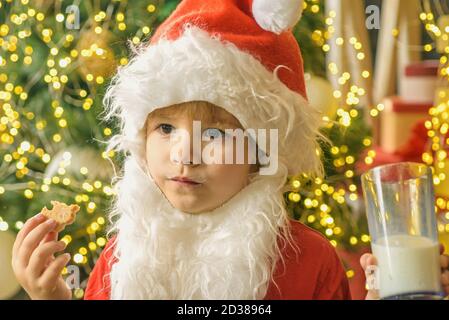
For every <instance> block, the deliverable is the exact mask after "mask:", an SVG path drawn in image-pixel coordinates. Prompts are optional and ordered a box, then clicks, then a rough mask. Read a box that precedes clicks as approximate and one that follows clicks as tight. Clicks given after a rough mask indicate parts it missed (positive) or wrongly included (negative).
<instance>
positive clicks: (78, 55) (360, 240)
mask: <svg viewBox="0 0 449 320" xmlns="http://www.w3.org/2000/svg"><path fill="white" fill-rule="evenodd" d="M117 2H118V4H117V3H115V4H110V5H108V7H107V8H106V9H104V10H100V9H98V8H95V7H92V8H90V9H89V12H93V14H92V18H91V19H89V20H88V21H89V23H86V24H85V25H83V26H81V29H80V30H75V31H74V32H70V31H69V32H63V33H62V32H60V30H61V28H62V26H63V24H64V23H66V22H67V21H74V19H75V18H76V17H75V15H71V14H69V15H65V14H64V13H63V11H62V8H61V6H60V2H58V1H48V3H51V5H55V6H56V7H57V9H56V12H55V14H54V15H51V16H47V15H46V14H45V10H44V9H43V7H42V6H45V4H44V3H45V1H33V3H31V2H30V1H29V0H21V1H20V4H21V6H19V5H16V8H18V9H17V10H15V11H11V13H10V15H9V16H8V17H7V20H8V21H5V22H3V23H2V22H1V21H0V48H1V49H2V50H1V51H0V107H1V109H0V144H1V145H2V148H3V146H5V149H7V152H5V153H4V154H3V153H2V155H3V159H2V162H1V165H0V201H2V197H4V196H5V195H7V194H8V193H22V196H23V199H25V200H27V201H35V200H36V199H38V198H39V197H40V196H41V195H42V194H47V193H51V194H52V195H53V194H54V196H55V197H57V196H58V195H64V196H65V197H68V198H72V199H73V201H75V202H76V203H78V204H80V205H82V206H83V208H84V209H85V210H84V211H85V212H86V213H87V214H86V216H87V220H86V221H87V223H86V225H85V226H84V228H83V229H82V230H76V231H74V232H72V233H70V234H65V235H64V236H63V237H62V240H63V241H65V242H66V243H67V244H69V245H70V244H73V243H74V242H75V240H76V239H85V238H86V237H87V239H88V241H82V245H81V246H78V245H77V246H72V247H69V250H71V252H73V253H74V254H72V259H73V262H74V263H76V264H78V265H80V266H84V267H85V268H86V272H87V273H89V271H90V266H91V265H92V261H91V260H95V259H96V258H97V257H98V254H99V252H101V248H102V247H104V246H105V244H106V241H107V239H106V238H105V236H104V231H105V226H106V224H107V223H106V219H105V214H104V210H103V208H105V205H104V204H103V203H105V202H107V201H108V199H110V198H111V196H113V194H114V190H113V187H112V186H111V184H110V183H108V182H106V181H104V180H101V179H91V178H90V171H91V170H92V169H91V168H87V166H81V167H79V168H77V172H75V174H74V173H73V170H72V169H71V168H73V166H76V163H73V159H74V156H75V155H74V154H73V152H72V151H65V152H64V153H63V154H62V159H61V160H60V161H59V163H58V164H57V170H56V173H55V174H54V175H53V176H45V175H44V174H42V173H40V172H39V171H38V170H35V169H33V167H35V165H34V164H39V166H38V167H41V166H44V167H46V166H49V165H50V164H52V162H53V161H54V160H55V158H56V148H55V147H54V146H58V145H60V144H62V143H63V142H65V141H72V140H73V137H72V136H71V133H70V128H71V127H72V125H74V124H72V123H71V121H70V119H71V116H70V115H73V114H74V111H73V110H72V109H74V110H75V111H76V112H77V113H78V114H80V112H83V113H84V114H85V115H86V118H88V116H87V115H88V114H89V113H92V112H93V109H95V108H94V107H95V104H96V102H97V100H96V99H95V97H96V94H97V93H98V88H100V87H101V86H103V85H104V83H105V81H106V79H107V77H108V75H109V74H110V72H111V71H112V70H114V69H115V67H116V66H117V65H126V64H127V63H128V59H127V56H126V54H123V55H121V56H116V55H115V54H114V52H113V50H112V48H111V47H110V38H111V37H113V36H112V33H119V34H120V33H122V34H125V32H128V31H129V30H128V29H129V25H130V24H131V22H132V21H129V19H132V18H133V17H132V16H129V15H127V14H126V10H127V7H126V4H125V2H120V1H117ZM12 3H13V1H12V0H3V1H2V0H0V10H3V8H5V7H6V6H11V5H12ZM17 3H19V2H18V1H17ZM57 3H59V7H58V6H57V5H56V4H57ZM86 3H88V1H86ZM117 5H118V8H115V10H112V8H113V6H117ZM429 8H430V7H426V6H425V7H424V9H423V12H422V13H421V14H420V19H421V21H422V22H423V23H424V24H425V28H426V30H428V31H429V32H430V33H431V34H432V35H433V36H434V39H435V40H436V39H438V38H444V37H445V36H446V39H447V35H448V34H449V30H440V29H439V28H438V26H437V23H436V22H435V17H434V16H433V13H432V12H431V11H429V10H427V11H426V9H429ZM157 9H158V4H157V3H156V4H155V3H150V4H148V5H147V6H146V14H147V15H148V17H149V18H150V20H149V21H151V17H152V15H153V14H154V13H155V12H156V11H157ZM321 10H322V3H321V1H319V0H308V1H305V2H304V11H305V14H320V13H321V14H322V12H320V11H321ZM335 18H336V12H334V11H330V12H329V13H328V15H327V16H326V17H325V25H326V29H324V30H315V31H314V32H313V33H312V40H313V41H314V43H315V45H317V46H319V47H321V48H322V50H323V52H324V53H328V52H329V51H330V50H331V47H330V45H329V42H330V41H335V44H336V45H337V46H343V45H344V44H345V42H349V43H350V44H351V45H352V47H353V48H354V51H355V56H354V59H357V60H360V61H363V60H364V59H365V58H366V53H365V51H364V50H365V48H364V47H363V45H362V43H361V42H360V40H359V39H357V37H354V36H352V37H350V38H349V39H344V38H342V37H335V26H334V21H335ZM48 19H55V21H56V25H55V27H51V26H50V25H49V24H46V21H47V20H48ZM151 32H152V27H151V24H148V25H145V24H142V25H140V26H139V27H138V28H137V29H136V31H135V34H134V35H133V36H132V37H131V41H132V42H133V43H134V44H139V43H140V41H142V39H144V38H145V37H147V36H148V35H149V34H150V33H151ZM397 33H398V30H396V29H395V30H393V34H397ZM61 34H63V35H62V36H61ZM32 35H37V36H38V37H39V39H40V40H41V41H42V42H43V43H45V44H46V45H47V47H48V52H49V54H48V56H47V57H46V59H45V60H44V61H38V55H37V52H36V51H37V49H38V48H36V47H35V46H34V45H33V44H31V43H28V39H30V37H31V36H32ZM448 43H449V42H448ZM434 47H435V46H434V45H432V44H426V45H424V46H423V50H424V51H431V50H432V49H433V48H434ZM448 55H449V44H448V46H447V50H446V53H445V54H444V55H443V56H442V57H441V64H442V66H444V67H442V68H441V76H442V77H444V78H445V79H447V77H448V75H449V67H448ZM36 65H37V66H40V67H39V68H36V69H35V74H34V75H33V76H32V77H30V80H29V82H28V83H22V82H21V80H20V79H19V78H17V77H14V76H12V75H10V74H7V73H5V72H2V70H6V68H7V67H8V68H12V67H14V66H16V67H17V68H26V67H27V66H29V67H31V66H36ZM326 67H327V68H328V70H329V71H330V72H331V74H333V75H335V76H338V83H339V85H340V86H341V87H342V88H343V87H344V86H347V85H348V84H349V85H350V87H349V88H350V90H349V91H348V92H347V93H345V92H344V90H342V89H341V88H337V89H335V90H334V93H333V95H334V98H335V99H337V100H338V101H339V103H340V108H338V110H337V113H336V120H335V122H334V121H330V120H333V119H329V118H327V117H325V118H324V120H326V121H327V124H326V128H328V129H330V128H332V127H333V126H336V125H338V126H341V127H342V128H349V127H351V126H352V125H353V123H354V121H356V119H359V118H360V116H361V115H360V109H358V106H359V104H360V101H361V99H362V98H363V97H364V96H365V95H366V94H367V90H366V88H363V86H362V85H359V84H356V83H355V80H354V79H356V78H358V77H355V76H354V75H352V74H351V73H350V72H349V71H347V70H343V69H342V68H341V67H340V66H339V65H338V64H337V63H336V62H329V63H328V64H327V66H326ZM360 76H361V77H362V79H369V78H370V77H372V74H371V72H370V70H362V71H361V74H360ZM39 81H43V82H44V83H45V84H46V85H47V87H48V91H49V93H50V95H51V102H50V104H49V106H50V108H51V109H50V110H51V113H52V116H51V117H47V118H45V117H42V116H41V115H40V114H38V113H37V112H33V111H30V110H28V109H27V107H26V106H27V102H28V100H29V96H30V92H31V90H32V88H33V85H35V84H36V83H37V82H39ZM81 82H82V83H81ZM448 94H449V92H448ZM443 98H444V97H442V99H443ZM443 100H444V99H443ZM383 110H384V106H383V105H382V104H379V105H377V106H375V107H373V108H371V109H370V110H369V112H370V115H371V116H372V117H374V118H375V117H378V116H379V114H380V112H382V111H383ZM448 111H449V98H448V99H446V100H444V102H442V103H440V104H439V105H437V106H435V107H434V108H432V109H431V110H430V111H429V112H430V115H431V116H432V120H430V121H428V122H427V123H426V127H427V128H428V129H429V138H431V139H432V142H433V144H432V152H429V153H425V154H424V155H423V161H424V162H425V163H426V164H428V165H431V166H433V167H434V168H436V170H435V172H436V175H435V184H436V185H439V184H442V183H443V182H444V180H445V179H446V174H447V170H446V174H445V172H444V170H443V169H445V168H446V169H447V168H449V161H448V159H447V150H448V147H449V138H447V139H446V140H444V139H442V136H445V135H446V134H447V132H448V130H449V120H448V118H449V117H448V114H449V112H448ZM83 113H81V114H83ZM90 118H92V117H90ZM93 118H95V117H93ZM50 121H51V122H53V123H55V124H56V126H53V125H52V124H53V123H49V122H50ZM55 127H56V129H55ZM96 128H98V129H97V130H98V132H95V134H96V138H98V139H99V140H106V139H107V138H108V137H110V136H111V135H112V133H113V128H111V127H108V126H107V125H103V124H100V125H99V124H96ZM30 132H33V134H30ZM361 141H362V142H361V143H362V144H363V147H364V148H370V147H372V144H373V141H372V137H371V136H369V135H367V136H366V137H363V138H362V139H361ZM350 149H351V148H350V147H349V146H348V145H345V144H341V145H333V146H332V147H331V149H330V153H331V155H332V165H333V166H334V167H335V168H336V170H337V171H338V172H339V173H340V175H339V177H338V179H333V180H332V181H326V180H323V179H321V178H316V179H313V180H311V181H310V179H309V178H308V177H307V176H305V175H301V176H297V177H292V178H291V179H290V181H289V183H290V184H291V187H292V189H293V191H292V192H290V193H289V194H288V200H289V201H290V202H292V203H294V204H297V205H299V206H301V207H304V208H306V209H307V212H308V214H307V215H306V216H305V217H304V219H305V222H306V223H309V224H314V223H316V222H319V225H320V226H321V227H322V228H323V230H324V233H325V235H326V236H327V237H328V239H329V241H330V242H331V243H332V245H333V246H335V247H337V246H339V244H340V243H341V242H342V241H343V240H342V239H343V238H342V235H343V234H344V233H345V226H343V225H342V224H341V223H339V222H338V221H337V220H338V219H337V218H336V216H335V215H336V211H337V208H338V210H339V212H343V214H342V216H343V217H346V218H347V219H349V220H350V219H351V209H350V205H351V203H356V202H357V201H360V199H359V197H360V195H359V194H360V190H359V186H358V185H357V183H356V169H355V168H356V162H357V159H358V158H359V155H357V154H351V151H350ZM115 156H116V155H115V154H114V153H113V152H110V153H106V152H102V153H101V156H100V158H101V159H104V160H105V159H114V158H115ZM375 156H376V153H375V151H374V150H369V151H368V152H367V155H366V157H365V158H364V159H363V161H364V162H365V163H366V164H368V165H370V164H372V163H373V162H374V158H375ZM9 175H15V176H16V178H17V179H18V181H19V182H14V183H3V182H4V181H6V178H7V177H8V176H9ZM447 179H449V178H447ZM306 185H307V188H305V186H306ZM436 205H437V207H438V208H439V209H440V210H444V209H449V202H448V201H447V199H444V198H443V197H439V198H438V199H437V201H436ZM448 219H449V216H448ZM6 220H7V219H6V218H5V219H3V218H2V217H1V216H0V231H7V230H9V229H13V230H15V231H18V230H20V229H21V228H22V227H23V224H24V220H18V221H6ZM444 230H445V231H446V232H449V224H448V225H446V226H443V230H442V229H441V228H440V231H442V232H443V231H444ZM348 239H349V244H350V245H351V246H356V245H359V244H367V243H369V241H370V237H369V235H368V234H367V233H363V232H362V233H360V234H353V235H349V237H348ZM64 272H65V273H66V272H67V270H64ZM354 274H355V273H354V271H353V270H347V276H348V277H349V278H351V277H353V276H354ZM74 295H75V297H76V298H82V296H83V295H84V291H83V289H78V290H76V291H75V292H74Z"/></svg>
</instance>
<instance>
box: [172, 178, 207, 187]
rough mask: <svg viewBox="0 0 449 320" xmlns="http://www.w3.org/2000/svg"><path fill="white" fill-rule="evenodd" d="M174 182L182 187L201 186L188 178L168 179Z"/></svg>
mask: <svg viewBox="0 0 449 320" xmlns="http://www.w3.org/2000/svg"><path fill="white" fill-rule="evenodd" d="M170 180H172V181H174V182H177V183H179V184H180V185H184V186H198V185H201V183H199V182H196V181H194V180H191V179H189V178H185V177H174V178H172V179H170Z"/></svg>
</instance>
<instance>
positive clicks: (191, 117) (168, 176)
mask: <svg viewBox="0 0 449 320" xmlns="http://www.w3.org/2000/svg"><path fill="white" fill-rule="evenodd" d="M193 121H201V135H203V136H207V137H209V138H215V141H207V142H205V141H203V142H200V148H197V149H194V147H193V146H194V143H193V139H195V137H194V135H193ZM238 128H240V129H242V127H241V124H240V123H239V121H238V120H237V119H236V118H235V117H234V116H232V115H231V114H230V113H228V112H227V111H225V110H224V109H222V108H219V107H216V106H214V105H211V104H207V103H204V102H202V103H199V104H192V103H184V104H180V105H175V106H170V107H166V108H163V109H159V110H156V111H154V112H152V113H151V114H150V116H149V117H148V121H147V140H146V161H147V165H148V168H149V171H150V174H151V176H152V177H153V179H154V181H155V182H156V184H157V185H158V187H159V188H160V189H161V191H162V192H163V193H164V194H165V196H166V197H167V199H168V200H169V201H170V203H171V204H172V205H173V206H174V207H175V208H177V209H179V210H181V211H183V212H187V213H201V212H206V211H210V210H213V209H215V208H217V207H219V206H220V205H222V204H223V203H225V202H226V201H227V200H229V199H230V198H232V196H234V195H235V194H236V193H238V192H239V191H240V190H241V189H242V188H243V187H245V186H246V185H247V184H248V181H249V180H248V174H250V173H252V172H255V171H256V170H257V166H256V165H251V164H248V155H247V150H248V148H247V147H246V146H247V143H248V141H247V138H246V137H245V149H244V150H245V156H244V162H243V164H236V163H235V162H237V161H235V158H234V163H233V164H224V160H223V161H222V162H221V163H223V164H206V163H204V161H201V163H199V164H195V163H193V164H192V163H189V162H188V160H190V161H193V157H194V156H193V153H194V152H195V150H197V151H196V152H197V153H198V149H199V150H200V151H202V150H204V148H205V147H206V146H207V145H208V144H211V143H215V144H217V143H219V142H218V141H219V140H218V139H217V138H218V137H219V136H220V137H221V138H222V143H221V144H222V152H221V154H214V158H217V157H218V158H220V159H224V153H225V152H229V151H230V150H229V148H228V150H226V149H225V143H224V141H225V136H224V134H223V133H221V131H222V132H224V131H225V129H238ZM180 130H184V132H185V133H188V134H189V135H188V136H187V138H181V139H178V140H175V141H171V139H170V137H171V136H173V135H174V134H175V133H176V132H179V131H180ZM230 139H231V140H233V142H234V143H233V150H232V152H234V153H233V155H235V154H236V150H235V149H236V138H235V137H231V138H230ZM180 145H182V146H183V147H184V146H185V147H186V149H184V150H190V155H184V156H183V159H180V158H176V159H175V160H174V161H173V160H171V157H170V153H171V152H172V150H174V148H175V149H176V148H178V149H179V147H180ZM209 147H210V145H209ZM231 149H232V148H231ZM214 150H217V149H214ZM186 156H187V157H189V156H190V157H189V158H185V157H186ZM199 157H201V155H199ZM199 159H201V158H199ZM209 163H210V162H209ZM179 178H185V179H189V180H192V181H194V182H196V183H189V182H181V181H180V180H182V179H179Z"/></svg>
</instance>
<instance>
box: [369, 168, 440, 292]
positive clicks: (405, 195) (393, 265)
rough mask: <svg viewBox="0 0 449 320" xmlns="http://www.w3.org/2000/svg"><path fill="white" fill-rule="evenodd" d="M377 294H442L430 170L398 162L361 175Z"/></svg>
mask: <svg viewBox="0 0 449 320" xmlns="http://www.w3.org/2000/svg"><path fill="white" fill-rule="evenodd" d="M362 187H363V193H364V196H365V204H366V214H367V217H368V227H369V232H370V236H371V249H372V252H373V254H374V256H375V257H376V258H377V261H378V267H377V270H376V278H377V282H376V283H377V284H378V286H379V287H378V289H379V294H380V298H381V299H441V298H442V296H443V293H442V288H441V280H440V277H441V270H440V260H439V259H440V257H439V255H440V254H439V242H438V229H437V222H436V215H435V207H434V201H435V200H434V190H433V178H432V171H431V169H430V168H429V167H427V166H425V165H424V164H418V163H408V162H407V163H397V164H392V165H386V166H381V167H377V168H374V169H372V170H370V171H368V172H366V173H365V174H363V175H362Z"/></svg>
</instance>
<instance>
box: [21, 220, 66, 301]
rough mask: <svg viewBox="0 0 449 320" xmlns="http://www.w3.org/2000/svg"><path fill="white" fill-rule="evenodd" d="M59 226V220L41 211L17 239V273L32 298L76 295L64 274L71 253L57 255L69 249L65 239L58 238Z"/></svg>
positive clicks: (25, 226)
mask: <svg viewBox="0 0 449 320" xmlns="http://www.w3.org/2000/svg"><path fill="white" fill-rule="evenodd" d="M55 227H56V223H55V221H53V220H48V219H47V218H46V217H44V216H43V215H41V214H38V215H36V216H34V217H33V218H31V219H29V220H28V221H27V222H26V223H25V225H24V226H23V228H22V230H20V232H19V233H18V235H17V238H16V241H15V242H14V246H13V254H12V267H13V270H14V274H15V275H16V278H17V280H18V281H19V283H20V284H21V286H22V287H23V288H24V289H25V291H26V292H27V293H28V295H29V296H30V298H31V299H71V298H72V291H71V290H70V288H69V287H68V286H67V285H66V283H65V281H64V279H63V278H62V275H61V271H62V269H63V268H64V266H65V265H66V264H67V262H69V260H70V255H69V254H63V255H60V256H58V257H57V258H55V257H54V254H55V253H56V252H59V251H62V250H64V249H65V243H64V242H62V241H56V240H57V239H58V234H57V233H56V232H54V231H53V230H54V229H55Z"/></svg>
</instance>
